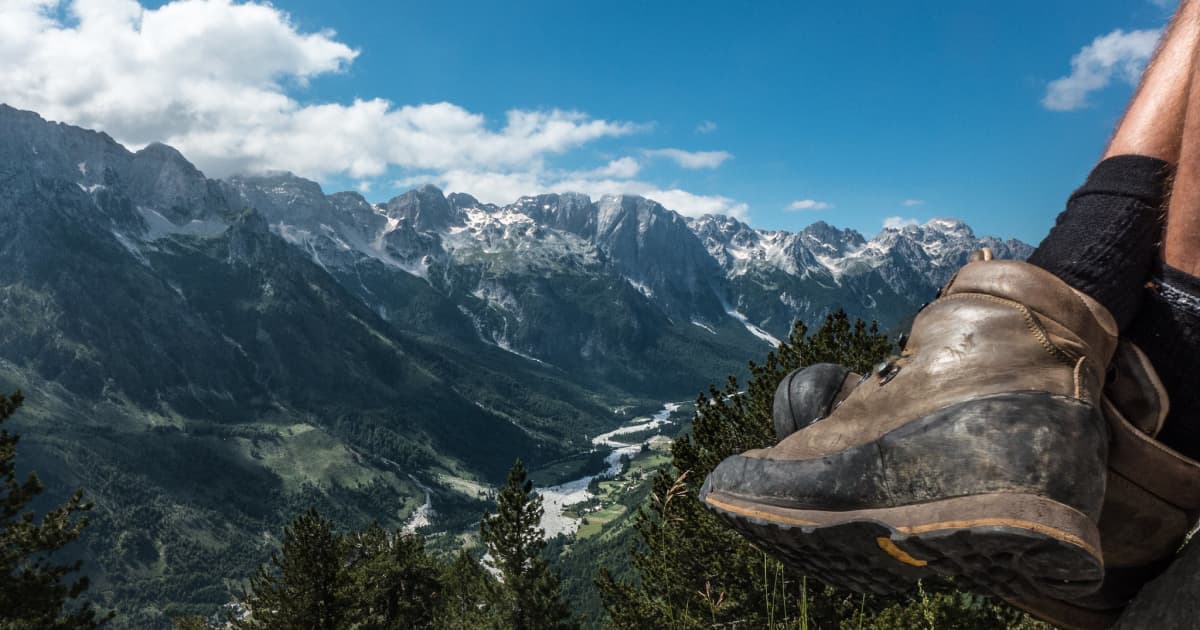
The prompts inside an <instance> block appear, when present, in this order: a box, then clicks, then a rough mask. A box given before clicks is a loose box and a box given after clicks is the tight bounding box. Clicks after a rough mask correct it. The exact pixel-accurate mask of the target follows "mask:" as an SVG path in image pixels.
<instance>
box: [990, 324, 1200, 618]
mask: <svg viewBox="0 0 1200 630" xmlns="http://www.w3.org/2000/svg"><path fill="white" fill-rule="evenodd" d="M1112 365H1113V369H1112V370H1110V373H1112V374H1113V376H1112V378H1111V379H1110V382H1109V384H1108V385H1107V386H1106V387H1105V390H1104V394H1105V397H1104V415H1105V418H1106V419H1107V420H1108V427H1109V431H1110V433H1111V436H1112V441H1111V446H1110V448H1109V459H1108V490H1107V492H1106V493H1105V496H1104V508H1103V510H1102V511H1101V514H1100V544H1101V547H1102V548H1103V550H1104V572H1105V573H1104V583H1103V585H1102V586H1101V587H1100V589H1099V590H1098V591H1096V592H1095V593H1092V594H1091V595H1087V596H1084V597H1080V598H1077V599H1074V600H1061V599H1053V598H1049V597H1037V598H1024V599H1022V598H1008V600H1009V602H1010V603H1012V604H1013V605H1015V606H1017V607H1018V608H1021V609H1023V610H1026V611H1028V612H1029V613H1031V614H1033V615H1034V616H1036V617H1040V618H1042V619H1044V620H1046V621H1049V622H1051V623H1054V624H1055V625H1058V626H1061V627H1064V628H1080V629H1094V628H1109V627H1111V626H1112V625H1113V624H1114V623H1116V621H1117V618H1118V617H1119V616H1120V614H1121V612H1122V611H1123V610H1124V609H1125V606H1126V605H1127V604H1128V603H1129V602H1130V601H1131V600H1132V599H1133V598H1134V596H1136V595H1137V593H1138V591H1139V590H1141V588H1142V586H1143V585H1144V584H1146V583H1147V582H1149V581H1150V580H1152V579H1154V578H1155V577H1157V576H1158V575H1159V574H1160V573H1162V571H1164V570H1165V569H1166V568H1167V566H1168V565H1169V564H1170V563H1171V561H1172V560H1174V558H1175V552H1176V551H1178V550H1179V547H1180V545H1182V544H1183V541H1184V538H1185V537H1186V536H1187V533H1188V531H1190V530H1191V528H1192V526H1193V525H1194V524H1195V522H1196V518H1197V516H1198V515H1200V463H1198V462H1196V461H1193V460H1191V459H1188V458H1187V457H1184V456H1183V455H1181V454H1179V453H1177V452H1175V451H1173V450H1171V449H1169V448H1167V447H1166V446H1164V445H1163V444H1162V443H1160V442H1158V441H1156V440H1155V439H1154V437H1155V436H1156V435H1157V434H1158V432H1159V431H1160V430H1162V426H1163V421H1164V420H1165V419H1166V417H1167V394H1166V390H1165V389H1164V388H1163V386H1162V383H1161V381H1159V379H1158V375H1157V374H1156V373H1155V371H1154V368H1153V367H1152V366H1151V365H1150V361H1149V360H1148V359H1147V358H1146V356H1145V355H1144V354H1142V352H1141V350H1139V349H1138V348H1137V347H1136V346H1134V345H1133V344H1131V343H1125V342H1122V343H1121V345H1120V347H1119V348H1118V351H1117V354H1116V357H1114V359H1113V364H1112Z"/></svg>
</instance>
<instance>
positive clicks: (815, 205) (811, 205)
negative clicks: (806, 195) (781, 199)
mask: <svg viewBox="0 0 1200 630" xmlns="http://www.w3.org/2000/svg"><path fill="white" fill-rule="evenodd" d="M832 207H833V204H831V203H829V202H827V201H817V200H816V199H800V200H798V201H793V202H792V203H789V204H788V207H787V209H788V210H828V209H830V208H832Z"/></svg>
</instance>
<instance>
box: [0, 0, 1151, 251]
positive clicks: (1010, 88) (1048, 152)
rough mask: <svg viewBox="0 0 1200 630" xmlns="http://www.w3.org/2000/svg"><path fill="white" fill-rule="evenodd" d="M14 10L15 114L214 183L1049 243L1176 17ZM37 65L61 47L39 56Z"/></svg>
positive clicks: (427, 6)
mask: <svg viewBox="0 0 1200 630" xmlns="http://www.w3.org/2000/svg"><path fill="white" fill-rule="evenodd" d="M12 4H13V6H9V5H7V4H6V5H4V7H0V12H8V15H0V23H3V24H7V27H6V26H0V42H3V41H5V40H8V41H9V45H8V46H7V47H6V46H5V45H4V44H3V43H0V61H6V62H7V63H3V64H0V65H2V66H7V67H9V68H12V67H13V66H14V65H20V66H22V67H24V68H26V72H25V74H26V75H29V74H32V75H34V76H35V78H37V74H38V72H39V68H37V67H36V64H37V63H41V64H43V65H44V66H45V67H43V68H40V71H41V72H43V73H44V74H45V76H44V77H42V78H41V80H42V83H40V84H38V85H39V87H37V88H33V87H29V86H26V87H25V88H24V89H23V88H22V85H21V81H29V80H31V79H28V78H27V77H26V76H22V77H17V76H15V75H13V76H4V75H5V72H6V71H4V70H0V84H7V87H3V88H0V101H5V102H10V103H11V104H13V105H15V106H18V107H22V106H23V107H27V108H29V109H34V110H36V111H39V112H41V113H43V115H45V116H47V117H48V118H52V119H56V120H65V121H68V122H74V123H78V124H84V125H87V126H92V127H99V128H104V129H105V130H107V131H109V132H110V133H112V134H113V135H114V137H116V138H117V139H118V140H121V141H123V142H126V143H128V144H130V145H131V146H135V147H136V146H139V145H141V144H144V143H146V142H149V141H151V140H165V141H167V142H168V143H171V144H174V145H176V146H179V147H180V148H181V150H183V151H184V153H185V155H188V156H189V157H191V158H192V159H193V160H195V161H196V162H197V164H198V165H200V166H201V167H202V168H203V169H204V170H205V171H206V172H209V173H210V174H213V175H223V174H226V171H228V172H233V171H237V170H258V169H264V168H287V169H289V170H293V171H296V172H297V173H299V174H302V175H305V176H308V177H312V178H314V179H318V180H319V181H321V182H322V183H323V185H324V186H325V187H326V189H327V192H331V191H333V190H339V189H349V188H359V189H360V190H362V191H364V194H365V195H366V196H367V198H368V199H370V200H372V201H382V200H386V199H387V198H389V197H390V196H392V195H394V194H397V193H399V192H402V191H403V190H404V189H405V188H406V187H408V186H411V185H413V184H415V183H417V182H420V181H430V182H433V183H437V184H439V185H443V186H449V187H451V188H452V189H456V190H458V189H463V190H464V191H465V192H470V193H473V194H476V195H477V196H480V197H481V198H483V199H484V200H486V201H498V202H504V201H511V199H508V198H507V197H512V196H514V195H516V194H522V193H535V192H540V190H537V189H541V188H544V189H547V190H561V189H564V188H565V187H570V186H571V185H576V186H578V187H581V188H584V192H589V193H591V194H599V193H601V192H608V191H615V190H618V189H626V188H627V189H628V190H629V191H630V192H639V193H642V194H647V195H648V196H651V197H660V199H659V200H660V201H662V202H664V204H665V205H667V206H668V207H674V209H677V210H680V211H681V212H685V213H689V214H697V213H699V212H703V211H724V212H730V213H733V214H735V215H738V216H741V217H742V218H744V219H747V220H748V221H749V222H750V223H751V224H752V225H754V226H756V227H762V228H781V229H791V230H794V229H798V228H800V227H803V226H804V225H807V224H808V223H811V222H813V221H816V220H825V221H828V222H830V223H833V224H835V225H838V226H843V227H851V228H855V229H858V230H860V231H863V232H865V233H867V234H868V235H869V234H873V233H875V232H877V231H878V230H879V228H880V227H881V225H882V224H883V223H884V221H885V220H888V219H889V218H890V220H891V221H893V222H895V221H898V220H904V219H916V220H919V221H924V220H926V219H929V218H932V217H934V216H953V217H959V218H962V219H964V220H966V221H967V222H969V223H970V224H971V225H972V226H973V227H974V228H975V229H976V231H977V232H979V233H989V234H996V235H1001V236H1016V237H1018V238H1021V239H1023V240H1026V241H1029V242H1036V241H1038V240H1039V239H1040V238H1041V236H1042V235H1044V233H1045V232H1046V230H1047V229H1048V228H1049V226H1050V225H1051V224H1052V222H1053V219H1054V215H1055V214H1057V212H1058V211H1059V210H1060V209H1061V205H1062V202H1063V200H1064V199H1065V198H1066V196H1067V194H1069V192H1070V190H1071V189H1072V188H1073V187H1075V186H1076V185H1078V183H1079V182H1080V181H1081V179H1082V178H1083V176H1084V175H1085V174H1086V172H1087V170H1088V169H1089V168H1090V166H1091V165H1092V164H1093V163H1094V161H1095V160H1096V158H1097V156H1098V155H1099V153H1100V151H1101V150H1102V148H1103V145H1104V142H1105V141H1106V139H1107V136H1108V134H1109V132H1110V131H1111V129H1112V127H1113V125H1114V124H1115V122H1116V121H1117V119H1118V118H1119V116H1120V113H1121V110H1122V107H1123V104H1124V101H1125V100H1126V99H1127V98H1128V97H1129V94H1130V93H1131V91H1132V87H1131V85H1130V82H1129V80H1130V79H1131V78H1132V74H1133V73H1134V71H1136V68H1137V67H1140V64H1141V63H1144V58H1145V55H1146V54H1148V52H1149V49H1150V48H1151V47H1152V45H1153V33H1145V32H1143V31H1149V30H1152V29H1158V28H1161V26H1162V25H1163V24H1164V23H1165V21H1166V19H1167V17H1168V15H1169V8H1167V7H1164V6H1162V4H1163V3H1162V2H1151V1H1149V0H1122V1H1115V0H1088V1H1070V2H1068V1H1060V2H1046V1H1040V2H1034V1H1010V2H1004V3H993V2H970V3H951V2H939V3H933V2H910V3H896V2H883V1H878V0H865V1H863V2H858V3H815V2H814V3H798V2H757V3H734V2H616V1H614V2H605V3H595V2H562V1H557V2H548V1H547V2H516V1H512V2H454V1H449V0H443V1H440V2H379V3H375V2H338V3H333V2H316V1H292V0H278V1H276V2H275V3H274V4H273V5H270V6H265V5H253V4H250V5H248V4H244V3H229V2H224V1H218V0H211V1H210V0H180V1H179V2H175V3H172V4H170V5H166V6H165V7H164V4H163V3H160V2H158V3H155V2H143V3H142V4H140V5H139V4H138V3H137V2H135V1H134V0H78V1H76V2H63V3H59V2H54V1H53V0H18V1H17V2H15V3H12ZM6 18H7V19H6ZM6 28H7V29H10V30H9V32H5V29H6ZM16 29H20V33H17V32H16ZM113 33H116V34H113ZM174 34H179V35H177V37H178V41H176V42H172V41H171V38H172V37H175V36H176V35H174ZM1106 36H1107V39H1104V40H1101V41H1097V40H1098V38H1103V37H1106ZM22 37H23V38H24V40H23V41H22V40H21V38H22ZM64 42H65V43H64ZM188 42H192V43H191V44H188ZM185 44H187V45H185ZM51 46H53V48H50V47H51ZM39 47H42V48H44V49H45V50H52V51H53V54H52V55H49V56H48V55H40V56H38V57H37V58H36V59H37V60H36V61H34V57H28V54H29V53H28V51H29V50H39ZM206 47H208V48H206ZM130 50H133V51H140V52H137V53H136V54H135V53H134V52H129V51H130ZM1089 51H1090V52H1089ZM22 55H27V57H26V58H22ZM72 55H74V57H73V56H72ZM1077 56H1079V57H1080V59H1079V60H1078V62H1077V63H1076V66H1075V67H1073V65H1072V60H1073V59H1075V58H1076V57H1077ZM47 58H49V59H50V61H46V59H47ZM85 60H86V63H84V61H85ZM31 64H32V65H34V66H35V67H34V71H33V72H30V71H29V67H30V65H31ZM73 65H84V66H86V67H87V69H88V70H89V75H88V77H87V78H84V77H83V76H82V75H80V76H79V77H76V76H75V75H74V72H77V71H76V70H73V69H72V68H71V67H72V66H73ZM108 67H111V68H113V69H114V70H113V71H112V72H104V71H103V69H104V68H108ZM97 68H100V69H101V71H96V69H97ZM130 68H132V69H133V70H132V71H131V70H130ZM7 72H12V71H11V70H10V71H7ZM121 72H124V73H125V74H124V75H122V74H121ZM1073 72H1074V78H1073V79H1070V80H1069V81H1068V82H1066V83H1060V84H1059V86H1058V89H1059V90H1060V91H1059V92H1058V93H1057V96H1056V97H1055V99H1051V100H1047V99H1048V96H1047V95H1048V93H1049V92H1048V91H1049V90H1051V86H1052V85H1054V84H1053V83H1052V82H1054V81H1055V80H1058V79H1062V78H1064V77H1069V76H1072V75H1073ZM92 74H98V75H101V78H100V79H94V78H91V75H92ZM63 75H66V76H65V77H64V76H63ZM131 76H132V77H133V78H130V77H131ZM106 77H107V78H106ZM72 81H75V84H74V85H72V83H71V82H72ZM97 81H100V82H101V83H96V82H97ZM1106 81H1107V85H1104V84H1105V82H1106ZM79 82H83V85H84V86H86V87H87V90H88V95H86V96H84V95H81V94H79V91H80V90H81V89H82V88H81V87H80V85H78V83H79ZM14 83H15V84H16V87H13V84H14ZM30 85H32V84H30ZM168 86H169V87H168ZM106 90H107V92H106ZM128 93H132V95H133V96H130V95H129V94H128ZM96 94H100V95H104V94H108V95H109V96H108V97H106V98H100V97H98V96H95V95H96ZM513 111H516V112H519V113H518V114H517V118H515V119H513V118H509V116H510V112H513ZM526 189H528V190H526ZM906 202H907V203H906ZM789 206H792V207H797V208H800V209H795V210H789V209H788V208H789Z"/></svg>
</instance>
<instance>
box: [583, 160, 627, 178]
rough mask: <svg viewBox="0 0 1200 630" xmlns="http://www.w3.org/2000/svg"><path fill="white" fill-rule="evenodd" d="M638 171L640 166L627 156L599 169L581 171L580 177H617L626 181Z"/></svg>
mask: <svg viewBox="0 0 1200 630" xmlns="http://www.w3.org/2000/svg"><path fill="white" fill-rule="evenodd" d="M640 170H642V165H641V164H639V163H638V161H637V160H635V159H633V158H631V157H629V156H625V157H623V158H618V159H615V160H613V161H611V162H609V163H608V164H605V165H604V166H601V167H600V168H596V169H592V170H590V171H582V172H581V173H580V175H581V176H584V177H599V178H604V177H618V178H623V179H628V178H630V177H634V176H636V175H637V174H638V171H640Z"/></svg>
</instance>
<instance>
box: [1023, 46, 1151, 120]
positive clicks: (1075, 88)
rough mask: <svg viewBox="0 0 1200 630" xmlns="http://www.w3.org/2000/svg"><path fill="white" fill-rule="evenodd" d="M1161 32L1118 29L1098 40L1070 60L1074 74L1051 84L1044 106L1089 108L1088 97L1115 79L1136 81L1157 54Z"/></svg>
mask: <svg viewBox="0 0 1200 630" xmlns="http://www.w3.org/2000/svg"><path fill="white" fill-rule="evenodd" d="M1160 34H1161V31H1159V30H1153V29H1150V30H1140V31H1129V32H1126V31H1123V30H1121V29H1117V30H1115V31H1113V32H1111V33H1109V34H1107V35H1102V36H1100V37H1097V38H1096V39H1095V40H1093V41H1092V43H1090V44H1088V45H1087V46H1084V47H1083V49H1082V50H1080V51H1079V52H1078V53H1077V54H1076V55H1075V56H1074V57H1072V58H1071V74H1069V75H1067V76H1065V77H1060V78H1058V79H1055V80H1053V81H1051V82H1050V85H1048V86H1047V87H1046V95H1045V96H1044V97H1043V98H1042V106H1043V107H1045V108H1046V109H1049V110H1053V111H1071V110H1076V109H1080V108H1082V107H1085V106H1086V105H1087V98H1088V95H1089V94H1091V93H1092V92H1095V91H1096V90H1100V89H1103V88H1105V87H1107V86H1108V84H1109V83H1111V82H1112V80H1113V78H1114V77H1116V78H1117V79H1119V80H1121V81H1125V82H1126V83H1129V84H1134V83H1136V82H1137V80H1138V77H1139V76H1140V75H1141V73H1142V68H1144V67H1145V66H1146V62H1147V61H1148V60H1149V59H1150V55H1151V54H1153V53H1154V47H1155V46H1156V45H1157V43H1158V37H1159V35H1160Z"/></svg>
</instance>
